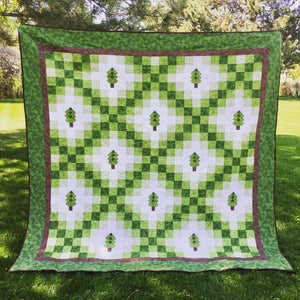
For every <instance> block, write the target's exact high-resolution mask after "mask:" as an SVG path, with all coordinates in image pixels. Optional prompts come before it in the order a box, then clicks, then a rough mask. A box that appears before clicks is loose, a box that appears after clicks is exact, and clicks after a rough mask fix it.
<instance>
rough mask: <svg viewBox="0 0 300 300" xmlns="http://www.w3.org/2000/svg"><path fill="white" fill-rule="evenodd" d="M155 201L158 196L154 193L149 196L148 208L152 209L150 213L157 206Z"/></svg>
mask: <svg viewBox="0 0 300 300" xmlns="http://www.w3.org/2000/svg"><path fill="white" fill-rule="evenodd" d="M157 200H158V196H157V195H156V194H155V193H154V192H153V193H152V194H151V195H149V206H151V207H152V211H155V207H157V206H158V204H157V202H158V201H157Z"/></svg>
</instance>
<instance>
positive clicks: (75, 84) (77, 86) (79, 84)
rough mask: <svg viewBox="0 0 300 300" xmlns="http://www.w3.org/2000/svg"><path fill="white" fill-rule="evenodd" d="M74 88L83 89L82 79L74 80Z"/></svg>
mask: <svg viewBox="0 0 300 300" xmlns="http://www.w3.org/2000/svg"><path fill="white" fill-rule="evenodd" d="M74 87H75V88H80V89H82V87H83V81H82V80H81V79H74Z"/></svg>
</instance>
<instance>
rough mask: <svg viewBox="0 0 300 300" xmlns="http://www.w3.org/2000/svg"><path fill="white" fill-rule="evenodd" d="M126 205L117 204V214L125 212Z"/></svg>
mask: <svg viewBox="0 0 300 300" xmlns="http://www.w3.org/2000/svg"><path fill="white" fill-rule="evenodd" d="M124 211H125V204H117V212H124Z"/></svg>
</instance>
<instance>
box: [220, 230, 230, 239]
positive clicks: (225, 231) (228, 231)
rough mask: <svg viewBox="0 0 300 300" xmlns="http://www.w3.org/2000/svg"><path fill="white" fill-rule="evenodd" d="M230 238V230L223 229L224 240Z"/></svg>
mask: <svg viewBox="0 0 300 300" xmlns="http://www.w3.org/2000/svg"><path fill="white" fill-rule="evenodd" d="M229 237H230V230H228V229H223V230H222V238H229Z"/></svg>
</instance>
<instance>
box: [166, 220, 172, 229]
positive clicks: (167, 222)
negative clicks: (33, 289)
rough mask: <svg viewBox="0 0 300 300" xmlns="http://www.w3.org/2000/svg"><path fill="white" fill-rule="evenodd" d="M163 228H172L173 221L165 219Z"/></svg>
mask: <svg viewBox="0 0 300 300" xmlns="http://www.w3.org/2000/svg"><path fill="white" fill-rule="evenodd" d="M165 229H169V230H173V222H169V221H166V222H165Z"/></svg>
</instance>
